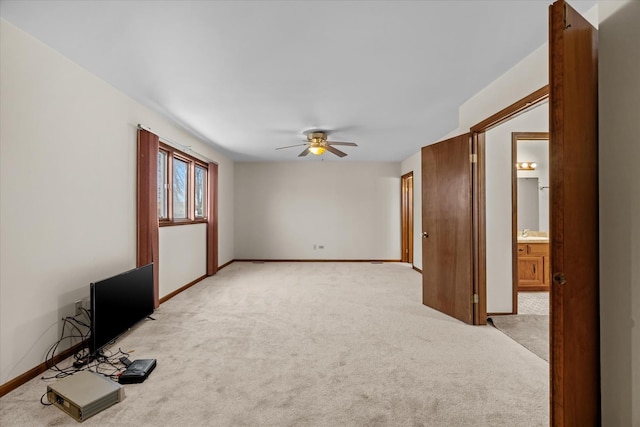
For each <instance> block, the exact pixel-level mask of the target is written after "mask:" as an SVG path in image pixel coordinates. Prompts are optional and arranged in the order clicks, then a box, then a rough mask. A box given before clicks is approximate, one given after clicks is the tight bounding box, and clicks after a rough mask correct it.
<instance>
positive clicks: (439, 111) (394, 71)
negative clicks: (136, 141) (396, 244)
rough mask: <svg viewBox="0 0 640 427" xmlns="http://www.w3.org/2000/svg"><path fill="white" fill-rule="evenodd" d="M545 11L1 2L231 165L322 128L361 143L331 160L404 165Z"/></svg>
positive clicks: (538, 38) (414, 5)
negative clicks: (232, 161) (207, 146)
mask: <svg viewBox="0 0 640 427" xmlns="http://www.w3.org/2000/svg"><path fill="white" fill-rule="evenodd" d="M550 3H551V2H550V1H544V0H538V1H473V0H472V1H422V2H420V1H408V2H400V1H388V2H387V1H340V2H339V1H297V2H294V1H238V2H225V1H168V0H165V1H150V0H149V1H147V0H144V1H77V0H73V1H4V0H3V1H2V3H0V13H1V15H2V17H3V18H5V19H6V20H8V21H9V22H11V23H13V24H14V25H16V26H18V27H20V28H22V29H23V30H25V31H26V32H28V33H30V34H32V35H34V36H35V37H37V38H39V39H40V40H42V41H43V42H44V43H46V44H47V45H49V46H51V47H53V48H54V49H56V50H57V51H59V52H61V53H62V54H63V55H65V56H67V57H69V58H70V59H72V60H73V61H75V62H76V63H78V64H80V65H81V66H82V67H84V68H86V69H87V70H89V71H90V72H92V73H93V74H96V75H98V76H99V77H101V78H102V79H104V80H105V81H107V82H109V83H110V84H111V85H113V86H115V87H116V88H118V89H120V90H121V91H123V92H125V93H127V94H128V95H129V96H131V97H132V98H134V99H136V100H137V101H139V102H140V103H142V104H144V105H146V106H148V107H150V108H151V109H153V110H156V111H158V112H160V113H161V114H163V115H164V116H166V117H167V118H169V119H170V120H172V121H174V122H175V123H177V124H178V125H180V126H182V127H184V128H186V129H187V130H189V131H191V132H192V133H194V134H195V135H197V136H199V137H200V138H202V139H203V140H204V141H206V142H208V143H209V144H211V145H212V146H213V147H215V148H216V149H218V150H220V151H221V152H223V153H225V154H226V155H228V156H229V157H230V158H232V159H233V160H237V161H252V160H268V161H270V160H280V161H294V160H295V161H298V160H299V159H298V157H297V155H298V154H299V153H300V152H301V151H302V149H303V148H304V147H298V148H291V149H287V150H279V151H276V150H275V148H277V147H280V146H285V145H293V144H297V143H303V142H304V141H303V139H304V136H302V135H301V132H302V131H304V130H307V129H310V128H321V129H328V130H333V129H336V131H335V132H334V133H333V134H331V135H330V138H329V139H330V140H335V141H353V142H357V143H358V145H359V147H357V148H355V147H344V151H345V152H347V153H348V154H349V156H348V157H345V158H343V159H339V158H338V157H336V156H333V155H332V154H329V153H327V154H325V155H323V156H322V157H324V158H326V159H327V160H337V161H349V160H351V161H401V160H404V159H406V158H407V157H409V156H411V155H413V154H415V153H417V152H418V151H419V149H420V147H422V146H424V145H427V144H429V143H432V142H434V141H435V140H437V139H438V138H440V137H442V136H443V135H445V134H447V133H448V132H450V131H451V130H453V129H455V128H456V127H457V119H458V111H457V107H458V106H459V105H460V104H462V103H463V102H464V101H466V100H467V99H469V98H470V97H471V96H473V95H474V94H475V93H476V92H478V91H479V90H480V89H482V88H483V87H485V86H486V85H487V84H489V83H491V82H492V81H493V80H495V79H496V78H497V77H498V76H500V75H501V74H503V73H504V72H506V71H507V70H508V69H509V68H511V67H512V66H514V65H515V64H516V63H517V62H518V61H520V60H522V59H523V58H524V57H525V56H526V55H528V54H529V53H531V52H532V51H533V50H534V49H536V48H537V47H539V46H540V45H542V44H543V43H544V42H545V41H546V39H547V21H548V18H547V13H548V5H549V4H550ZM572 4H573V6H574V7H575V8H576V9H577V10H578V11H581V12H584V11H586V10H587V9H588V8H589V7H591V6H592V5H593V4H595V1H573V2H572ZM178 142H179V141H178ZM314 157H315V156H312V155H310V156H307V157H306V158H304V159H300V161H309V160H317V159H318V158H314Z"/></svg>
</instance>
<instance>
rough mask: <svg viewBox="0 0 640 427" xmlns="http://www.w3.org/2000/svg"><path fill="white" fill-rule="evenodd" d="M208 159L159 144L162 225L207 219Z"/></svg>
mask: <svg viewBox="0 0 640 427" xmlns="http://www.w3.org/2000/svg"><path fill="white" fill-rule="evenodd" d="M207 172H208V166H207V164H206V163H204V162H202V161H200V160H198V159H196V158H194V157H191V156H189V155H188V154H186V153H183V152H181V151H178V150H176V149H175V148H173V147H170V146H168V145H166V144H162V143H161V144H160V149H159V151H158V218H159V220H160V225H176V224H190V223H194V222H205V221H206V220H207Z"/></svg>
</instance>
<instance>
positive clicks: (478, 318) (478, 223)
mask: <svg viewBox="0 0 640 427" xmlns="http://www.w3.org/2000/svg"><path fill="white" fill-rule="evenodd" d="M548 99H549V85H545V86H543V87H541V88H540V89H538V90H536V91H534V92H533V93H531V94H529V95H527V96H525V97H524V98H522V99H519V100H518V101H516V102H514V103H513V104H511V105H509V106H508V107H506V108H503V109H502V110H500V111H498V112H497V113H495V114H493V115H491V116H490V117H488V118H486V119H485V120H483V121H481V122H480V123H478V124H476V125H474V126H472V127H471V134H472V135H473V140H474V145H475V150H474V151H475V152H476V153H477V155H478V157H477V165H476V173H475V174H474V185H473V195H474V199H475V200H474V203H473V209H474V213H475V215H474V240H475V241H476V244H474V258H475V264H476V268H475V271H474V284H473V286H474V293H476V294H477V295H478V304H477V309H476V310H475V315H474V324H476V325H486V324H487V252H486V247H487V222H486V206H487V202H486V200H487V199H486V177H485V143H486V132H487V131H488V130H490V129H493V128H494V127H496V126H498V125H500V124H502V123H504V122H507V121H508V120H510V119H513V118H515V117H516V116H519V115H520V114H522V113H524V112H527V111H529V110H532V109H533V108H536V107H537V106H538V105H539V104H541V103H542V102H545V101H547V100H548Z"/></svg>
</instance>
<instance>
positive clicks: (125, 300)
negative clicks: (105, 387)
mask: <svg viewBox="0 0 640 427" xmlns="http://www.w3.org/2000/svg"><path fill="white" fill-rule="evenodd" d="M90 298H91V336H90V338H89V351H90V353H91V354H92V355H94V356H96V355H97V353H98V352H99V351H100V350H101V349H102V348H103V347H104V346H105V345H107V344H108V343H110V342H111V341H113V340H115V339H116V338H117V337H118V336H120V335H121V334H122V333H124V332H125V331H127V329H129V328H131V327H132V326H133V325H135V324H136V323H137V322H139V321H140V320H142V319H144V318H145V317H147V316H149V315H150V314H152V313H153V308H154V298H153V264H148V265H145V266H143V267H139V268H135V269H133V270H129V271H126V272H124V273H121V274H118V275H117V276H113V277H110V278H108V279H104V280H100V281H98V282H94V283H91V289H90Z"/></svg>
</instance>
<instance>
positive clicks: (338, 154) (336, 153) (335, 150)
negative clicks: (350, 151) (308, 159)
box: [324, 145, 347, 157]
mask: <svg viewBox="0 0 640 427" xmlns="http://www.w3.org/2000/svg"><path fill="white" fill-rule="evenodd" d="M324 148H326V149H327V151H329V152H331V153H333V154H335V155H336V156H338V157H344V156H346V155H347V153H345V152H342V151H340V150H338V149H337V148H333V147H332V146H330V145H327V146H325V147H324Z"/></svg>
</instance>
